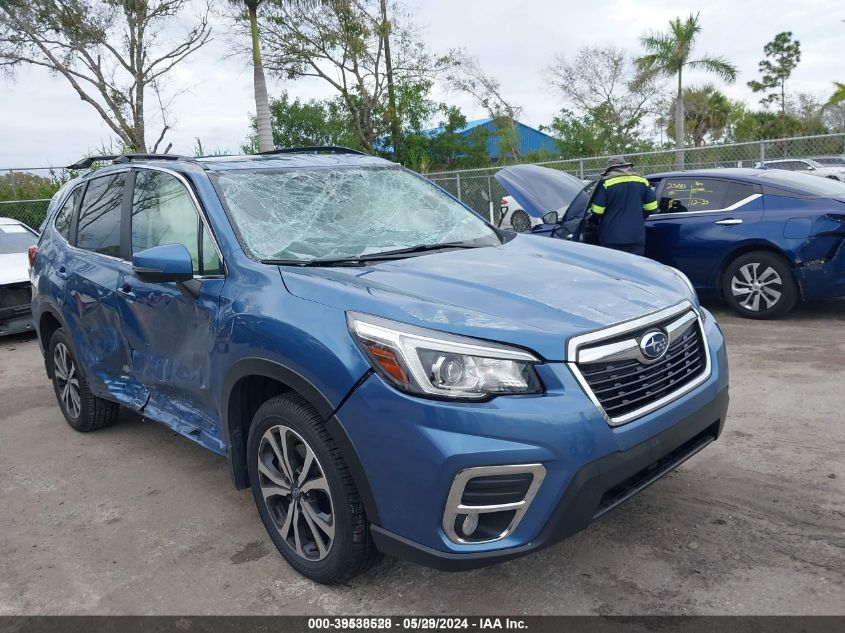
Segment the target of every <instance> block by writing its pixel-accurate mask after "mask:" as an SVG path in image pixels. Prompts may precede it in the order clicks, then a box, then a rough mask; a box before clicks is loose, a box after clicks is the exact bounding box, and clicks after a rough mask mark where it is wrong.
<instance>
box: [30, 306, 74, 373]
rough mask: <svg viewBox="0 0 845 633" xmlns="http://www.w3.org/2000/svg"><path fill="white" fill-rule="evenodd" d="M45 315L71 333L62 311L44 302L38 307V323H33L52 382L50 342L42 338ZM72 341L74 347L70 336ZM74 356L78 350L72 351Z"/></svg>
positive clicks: (72, 342) (45, 367)
mask: <svg viewBox="0 0 845 633" xmlns="http://www.w3.org/2000/svg"><path fill="white" fill-rule="evenodd" d="M45 314H49V315H50V316H51V317H53V318H54V319H56V321H58V322H59V327H60V328H62V329H63V330H64V331H65V332H69V330H68V327H67V322H66V321H65V318H64V316H62V311H61V310H58V309H57V308H56V307H55V306H54V305H53V304H52V303H49V302H46V301H43V302H41V303H39V305H38V322H37V323H33V325H35V332H36V333H37V334H38V341H39V344H40V346H41V353H42V355H43V356H44V369H45V371H46V372H47V377H48V378H49V379H50V380H52V379H53V370H52V367H51V366H50V362H49V360H48V357H49V351H50V341H45V340H44V339H43V338H42V336H41V319H42V318H44V315H45ZM69 338H70V339H71V345H72V346H73V345H74V341H73V337H72V336H69ZM71 351H72V352H73V354H74V356H76V349H71ZM79 371H83V369H82V367H80V368H79Z"/></svg>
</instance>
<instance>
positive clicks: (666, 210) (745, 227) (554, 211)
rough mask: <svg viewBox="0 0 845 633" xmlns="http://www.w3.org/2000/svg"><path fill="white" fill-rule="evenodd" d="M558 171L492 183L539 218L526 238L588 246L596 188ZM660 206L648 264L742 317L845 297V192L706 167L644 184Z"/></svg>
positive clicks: (650, 227) (779, 176) (796, 179)
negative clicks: (575, 184) (572, 182)
mask: <svg viewBox="0 0 845 633" xmlns="http://www.w3.org/2000/svg"><path fill="white" fill-rule="evenodd" d="M559 174H560V172H558V171H556V170H553V169H548V168H545V167H540V166H536V165H517V166H512V167H506V168H504V169H502V170H501V171H499V172H498V173H497V174H496V179H497V180H498V181H499V183H500V184H501V185H502V186H503V187H504V188H505V190H507V191H508V192H509V193H510V194H511V195H513V196H514V198H515V199H516V200H517V201H519V203H520V204H521V205H523V206H524V207H525V208H526V209H528V208H530V209H532V212H533V213H534V214H539V215H541V216H542V217H544V223H543V224H540V225H537V226H535V227H534V228H533V229H532V232H533V233H535V234H538V235H545V236H549V237H556V238H561V239H566V240H575V241H587V242H590V241H591V239H592V236H590V235H589V234H587V232H586V230H585V227H586V226H588V224H589V223H587V222H585V220H586V218H587V216H588V209H589V207H590V200H591V195H592V191H593V189H594V184H591V185H587V186H586V187H584V188H582V189H581V190H580V191H577V192H574V191H573V189H572V188H571V187H568V186H565V185H562V184H559V183H560V182H561V179H560V176H559ZM648 180H649V182H650V183H651V186H652V187H654V188H655V193H656V196H657V200H658V209H657V212H655V213H653V214H651V215H650V216H649V217H648V218H647V219H646V221H645V223H646V256H647V257H650V258H652V259H655V260H657V261H659V262H662V263H664V264H667V265H669V266H673V267H675V268H677V269H678V270H680V271H682V272H683V273H684V274H685V275H686V276H687V277H688V278H689V279H690V280H691V281H692V283H693V285H694V286H695V288H696V290H697V291H698V292H700V293H702V294H709V295H714V296H721V297H722V298H723V299H724V300H725V301H726V302H727V303H728V305H729V306H731V307H732V308H733V309H734V310H735V311H736V312H737V313H739V314H740V315H742V316H745V317H750V318H758V319H767V318H776V317H779V316H783V315H784V314H786V313H787V312H788V311H789V310H790V309H792V307H793V306H794V305H795V304H796V303H797V302H798V301H801V300H803V301H811V300H816V299H826V298H834V297H842V296H845V184H843V183H840V182H837V181H835V180H831V179H821V178H814V177H811V176H807V175H805V174H800V173H794V172H789V171H785V170H779V169H741V168H733V169H702V170H691V171H684V172H668V173H661V174H652V175H649V176H648Z"/></svg>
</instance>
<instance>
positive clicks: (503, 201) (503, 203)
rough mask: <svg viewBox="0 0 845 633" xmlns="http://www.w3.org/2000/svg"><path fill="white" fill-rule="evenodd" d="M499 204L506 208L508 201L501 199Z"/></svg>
mask: <svg viewBox="0 0 845 633" xmlns="http://www.w3.org/2000/svg"><path fill="white" fill-rule="evenodd" d="M499 204H500V205H502V206H503V207H506V206H508V201H507V200H505V199H504V198H502V201H501V202H500V203H499Z"/></svg>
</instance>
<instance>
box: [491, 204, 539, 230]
mask: <svg viewBox="0 0 845 633" xmlns="http://www.w3.org/2000/svg"><path fill="white" fill-rule="evenodd" d="M500 210H501V212H502V215H501V218H502V220H501V222H499V227H500V228H503V229H513V230H514V231H516V232H517V233H528V232H529V231H530V230H531V229H532V228H534V227H535V226H537V225H538V224H542V223H543V219H542V218H532V217H531V216H530V215H528V214H527V213H526V212H525V209H523V208H522V207H521V206H520V204H519V203H518V202H517V201H516V200H514V198H513V196H505V197H504V198H502V202H501V209H500Z"/></svg>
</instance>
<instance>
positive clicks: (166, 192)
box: [132, 170, 222, 275]
mask: <svg viewBox="0 0 845 633" xmlns="http://www.w3.org/2000/svg"><path fill="white" fill-rule="evenodd" d="M205 233H206V232H205V230H204V227H203V225H202V222H201V221H200V217H199V214H198V212H197V208H196V207H195V206H194V202H193V200H192V199H191V196H190V194H189V193H188V191H187V190H186V189H185V186H184V185H183V184H182V183H181V182H180V181H179V180H178V179H177V178H175V177H174V176H172V175H171V174H167V173H164V172H160V171H153V170H139V171H138V172H137V175H136V176H135V191H134V192H133V194H132V252H133V253H137V252H138V251H142V250H144V249H147V248H152V247H153V246H160V245H162V244H182V245H183V246H184V247H185V248H187V249H188V252H189V253H190V254H191V260H192V261H193V264H194V274H197V275H201V274H205V275H216V274H221V272H222V266H221V264H220V260H219V259H218V258H217V253H216V251H215V250H214V246H213V245H212V243H211V239H210V238H209V236H207V235H205ZM200 244H202V251H200ZM200 252H202V261H200Z"/></svg>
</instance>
